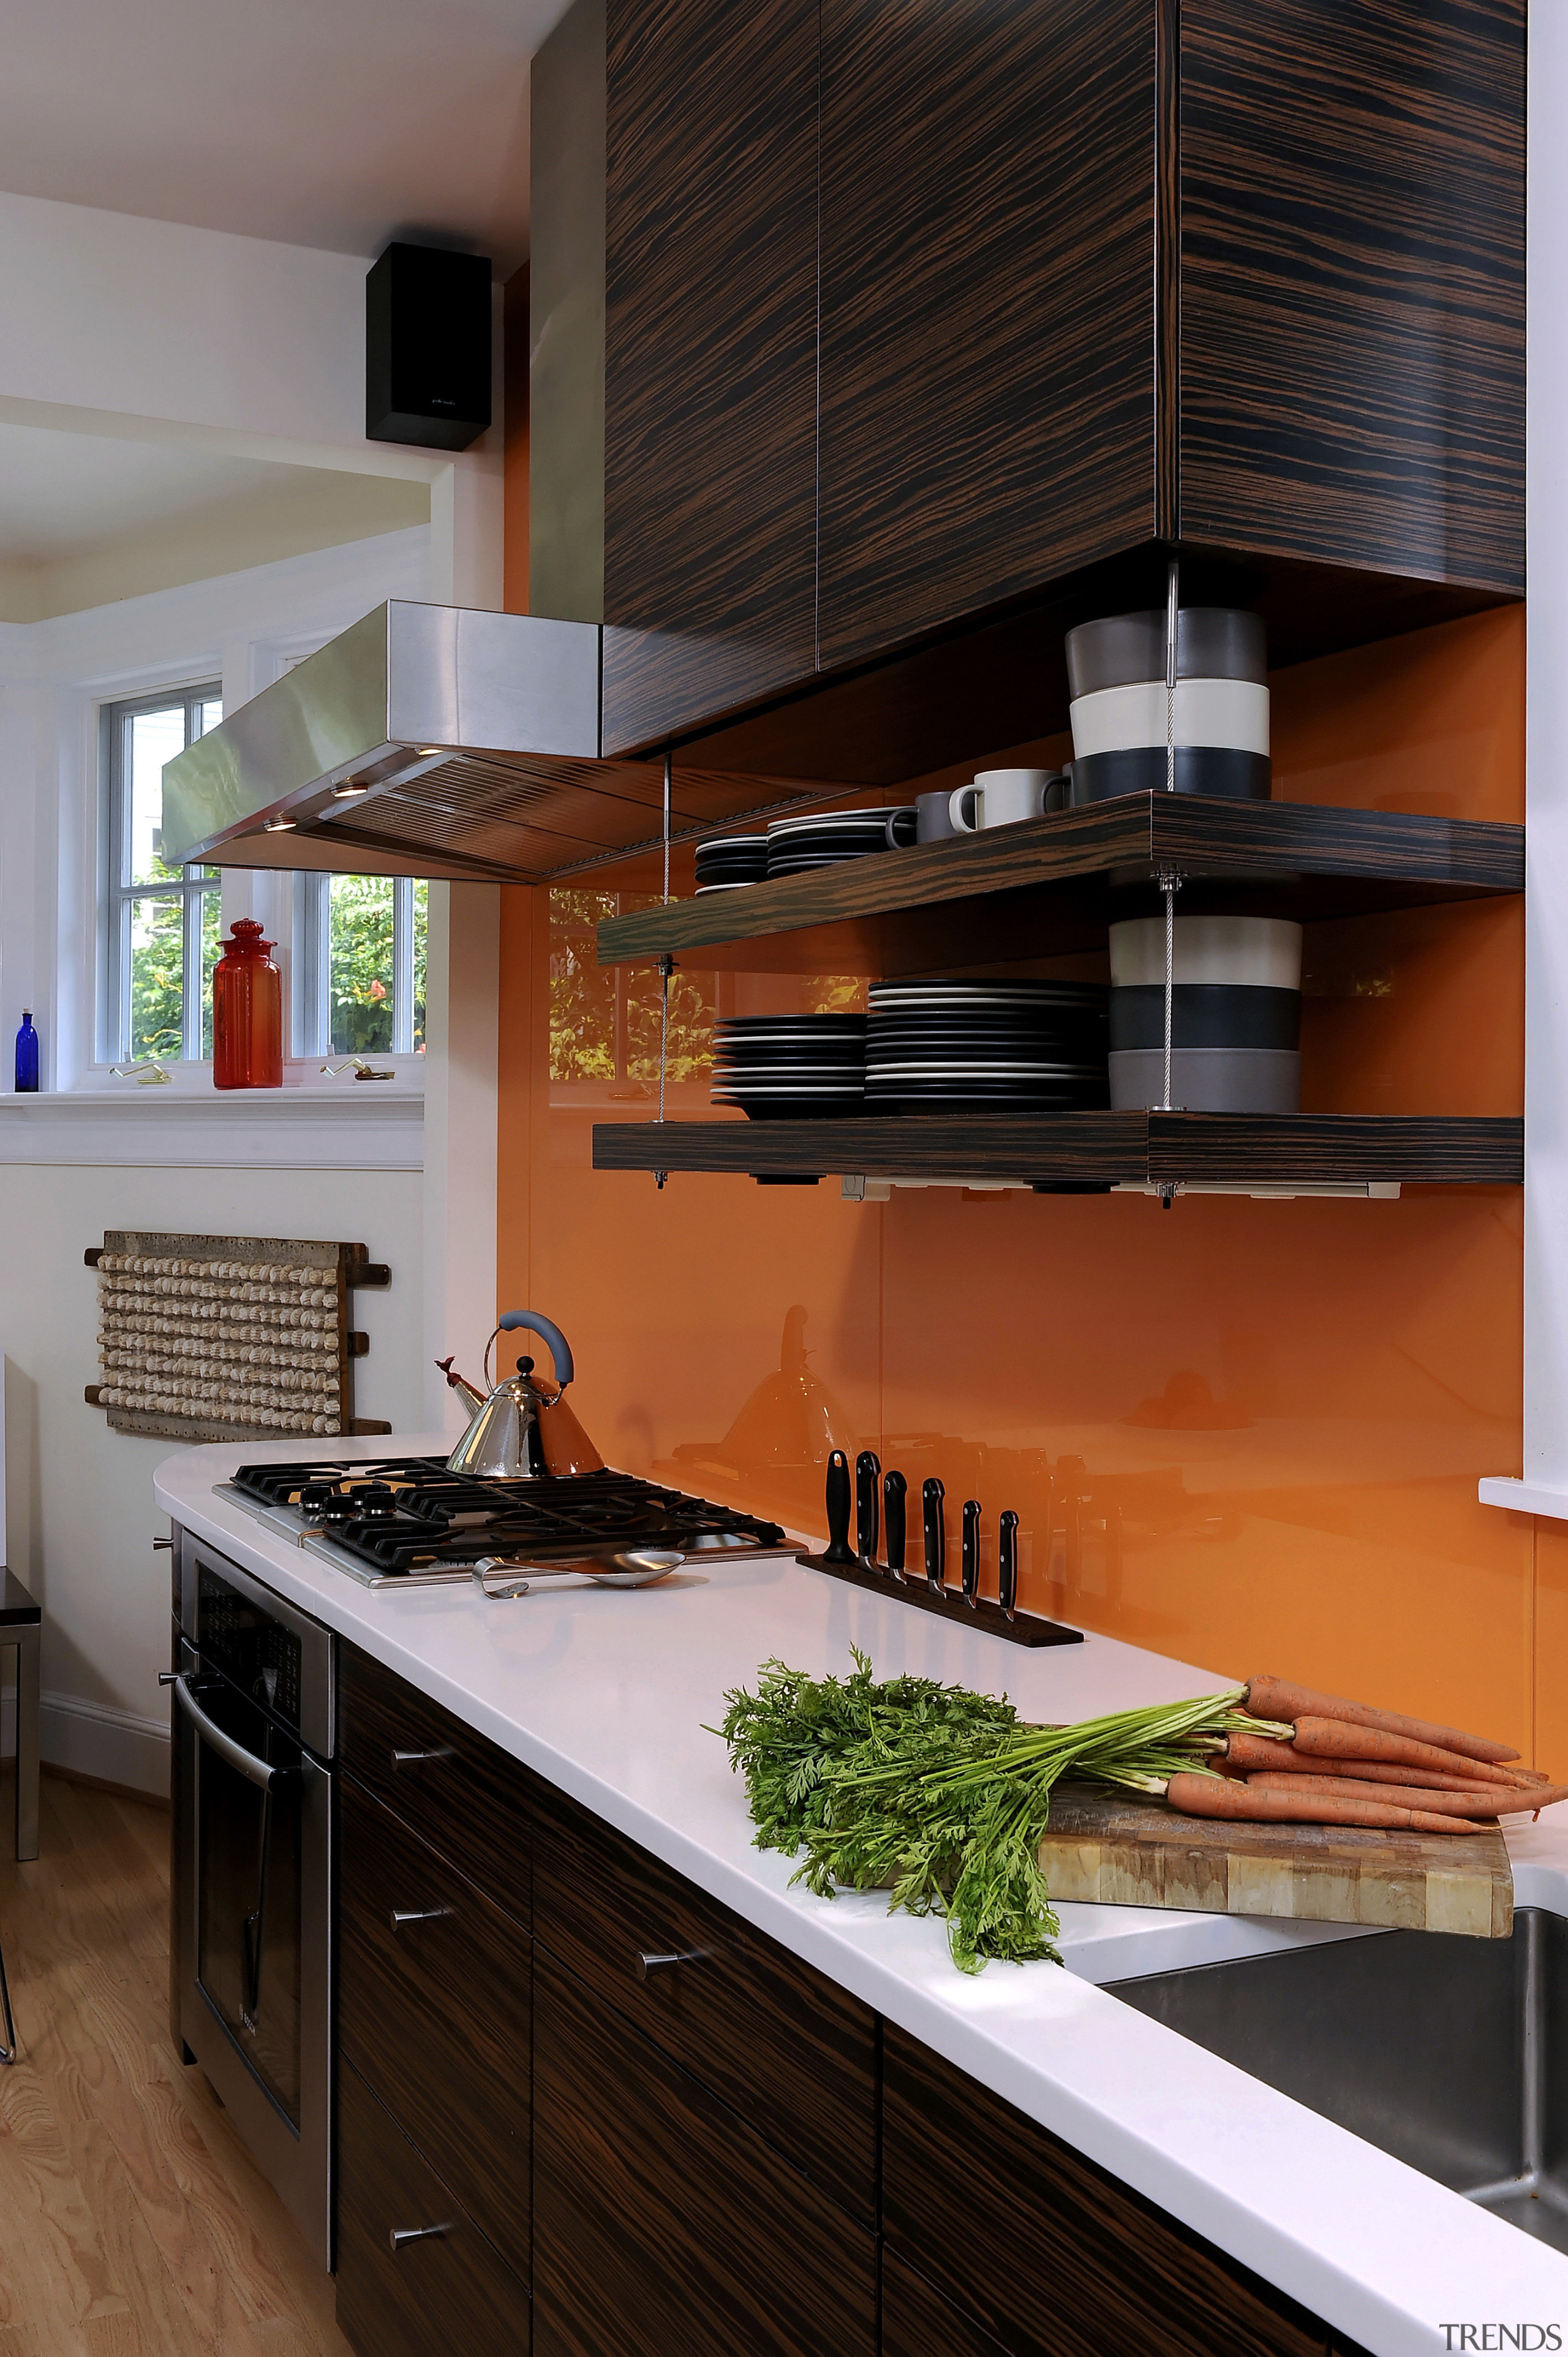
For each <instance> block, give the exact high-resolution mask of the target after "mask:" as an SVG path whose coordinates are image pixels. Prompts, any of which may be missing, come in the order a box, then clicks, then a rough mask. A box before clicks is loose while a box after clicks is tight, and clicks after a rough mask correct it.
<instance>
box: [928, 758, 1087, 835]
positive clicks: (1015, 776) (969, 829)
mask: <svg viewBox="0 0 1568 2357" xmlns="http://www.w3.org/2000/svg"><path fill="white" fill-rule="evenodd" d="M1062 782H1063V780H1062V778H1061V776H1060V774H1059V772H1058V771H1057V770H979V771H978V772H977V773H976V775H975V778H974V781H973V783H972V785H967V786H958V787H955V789H954V791H952V792H951V793H950V795H949V796H948V816H949V817H950V819H951V821H952V823H953V824H954V826H955V827H957V828H958V830H959V832H960V833H961V834H975V833H976V832H977V831H978V830H979V829H980V828H981V827H986V826H1013V825H1015V824H1016V823H1017V822H1018V820H1019V819H1021V818H1039V817H1040V816H1041V815H1042V814H1043V813H1044V812H1046V811H1047V810H1048V809H1049V808H1050V802H1049V799H1048V797H1049V794H1050V790H1051V788H1052V787H1053V786H1058V787H1059V786H1060V785H1061V784H1062Z"/></svg>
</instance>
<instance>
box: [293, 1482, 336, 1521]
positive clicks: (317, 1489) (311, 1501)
mask: <svg viewBox="0 0 1568 2357" xmlns="http://www.w3.org/2000/svg"><path fill="white" fill-rule="evenodd" d="M332 1498H333V1491H332V1488H331V1485H330V1484H329V1483H328V1482H326V1481H307V1482H306V1485H305V1487H304V1489H303V1490H302V1491H300V1493H299V1511H300V1512H301V1513H302V1514H309V1515H312V1516H315V1515H317V1514H324V1513H325V1512H327V1510H328V1507H329V1506H330V1504H331V1502H332Z"/></svg>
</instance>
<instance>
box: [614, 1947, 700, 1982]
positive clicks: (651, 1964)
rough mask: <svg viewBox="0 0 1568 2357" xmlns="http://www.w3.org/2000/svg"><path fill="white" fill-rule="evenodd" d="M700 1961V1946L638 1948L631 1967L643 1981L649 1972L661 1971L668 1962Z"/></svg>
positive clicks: (692, 1962) (694, 1962) (686, 1962)
mask: <svg viewBox="0 0 1568 2357" xmlns="http://www.w3.org/2000/svg"><path fill="white" fill-rule="evenodd" d="M702 1961H703V1951H702V1950H701V1948H685V1949H678V1948H677V1949H671V1950H668V1951H664V1950H660V1951H654V1950H652V1949H648V1948H639V1949H638V1950H637V1952H636V1953H635V1955H634V1957H633V1959H632V1967H631V1968H632V1971H633V1972H634V1973H635V1974H636V1975H637V1977H638V1979H639V1981H645V1980H647V1978H648V1976H649V1975H650V1973H658V1972H662V1971H663V1970H664V1968H665V1966H666V1965H668V1964H701V1963H702Z"/></svg>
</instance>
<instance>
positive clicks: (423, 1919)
mask: <svg viewBox="0 0 1568 2357" xmlns="http://www.w3.org/2000/svg"><path fill="white" fill-rule="evenodd" d="M451 1912H452V1910H451V1908H450V1907H394V1908H393V1909H392V1930H393V1931H394V1932H401V1931H402V1930H403V1925H404V1924H405V1923H439V1922H440V1921H442V1920H443V1918H444V1917H446V1916H447V1915H450V1914H451Z"/></svg>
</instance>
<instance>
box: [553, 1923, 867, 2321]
mask: <svg viewBox="0 0 1568 2357" xmlns="http://www.w3.org/2000/svg"><path fill="white" fill-rule="evenodd" d="M533 2100H534V2154H535V2195H534V2239H533V2273H534V2330H535V2346H536V2349H537V2351H538V2352H539V2357H875V2349H876V2245H875V2237H874V2235H873V2234H872V2233H871V2231H870V2229H869V2228H868V2227H863V2226H859V2225H856V2223H855V2222H854V2220H853V2219H852V2218H849V2217H847V2216H846V2215H845V2213H844V2212H843V2210H841V2209H840V2208H839V2207H838V2205H837V2204H836V2203H835V2202H833V2201H830V2200H829V2198H828V2197H827V2195H826V2194H825V2193H823V2192H822V2190H821V2188H820V2187H818V2186H815V2185H812V2184H811V2183H810V2182H809V2180H808V2179H806V2178H804V2177H802V2176H801V2175H800V2172H799V2171H798V2170H797V2169H793V2168H791V2166H790V2164H789V2162H788V2161H787V2160H784V2159H782V2158H780V2157H779V2154H778V2153H776V2152H775V2151H773V2150H772V2149H771V2147H769V2146H768V2145H766V2144H764V2143H763V2141H762V2139H761V2137H760V2136H756V2135H754V2134H753V2133H752V2131H751V2130H750V2129H749V2128H747V2127H746V2126H745V2125H744V2124H743V2122H742V2121H740V2120H739V2119H737V2118H736V2115H734V2114H733V2113H732V2112H730V2111H729V2110H728V2109H727V2108H726V2106H725V2105H724V2104H721V2103H719V2102H718V2100H717V2099H716V2097H714V2096H713V2095H711V2094H709V2093H708V2092H707V2091H706V2089H705V2088H703V2087H702V2086H700V2085H699V2084H698V2083H697V2082H696V2081H695V2080H694V2079H693V2078H691V2077H690V2076H689V2075H688V2074H687V2073H686V2072H684V2071H682V2070H680V2069H678V2068H677V2067H676V2065H675V2064H674V2063H673V2062H672V2061H671V2060H670V2059H669V2057H668V2056H667V2055H665V2054H663V2053H661V2052H660V2050H659V2049H658V2048H657V2047H654V2046H652V2045H650V2043H649V2041H648V2040H646V2039H644V2038H642V2037H640V2036H639V2033H638V2032H637V2031H636V2030H635V2029H632V2028H631V2026H630V2024H629V2023H628V2022H627V2021H626V2020H625V2019H624V2018H622V2017H620V2016H618V2015H617V2014H615V2013H614V2012H612V2011H611V2010H610V2009H609V2007H607V2006H605V2005H602V2004H601V2003H600V2002H599V2001H598V1999H597V1997H596V1996H595V1995H594V1994H593V1993H592V1992H591V1991H590V1990H589V1989H587V1988H586V1987H585V1986H584V1985H583V1984H582V1983H581V1982H580V1981H578V1980H577V1979H576V1978H575V1975H572V1974H570V1973H568V1972H566V1971H565V1970H564V1968H563V1967H562V1966H561V1965H559V1964H556V1963H555V1962H554V1960H553V1958H552V1957H550V1956H547V1955H545V1954H544V1953H539V1954H538V1955H537V1957H536V1959H535V1975H534V2096H533Z"/></svg>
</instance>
